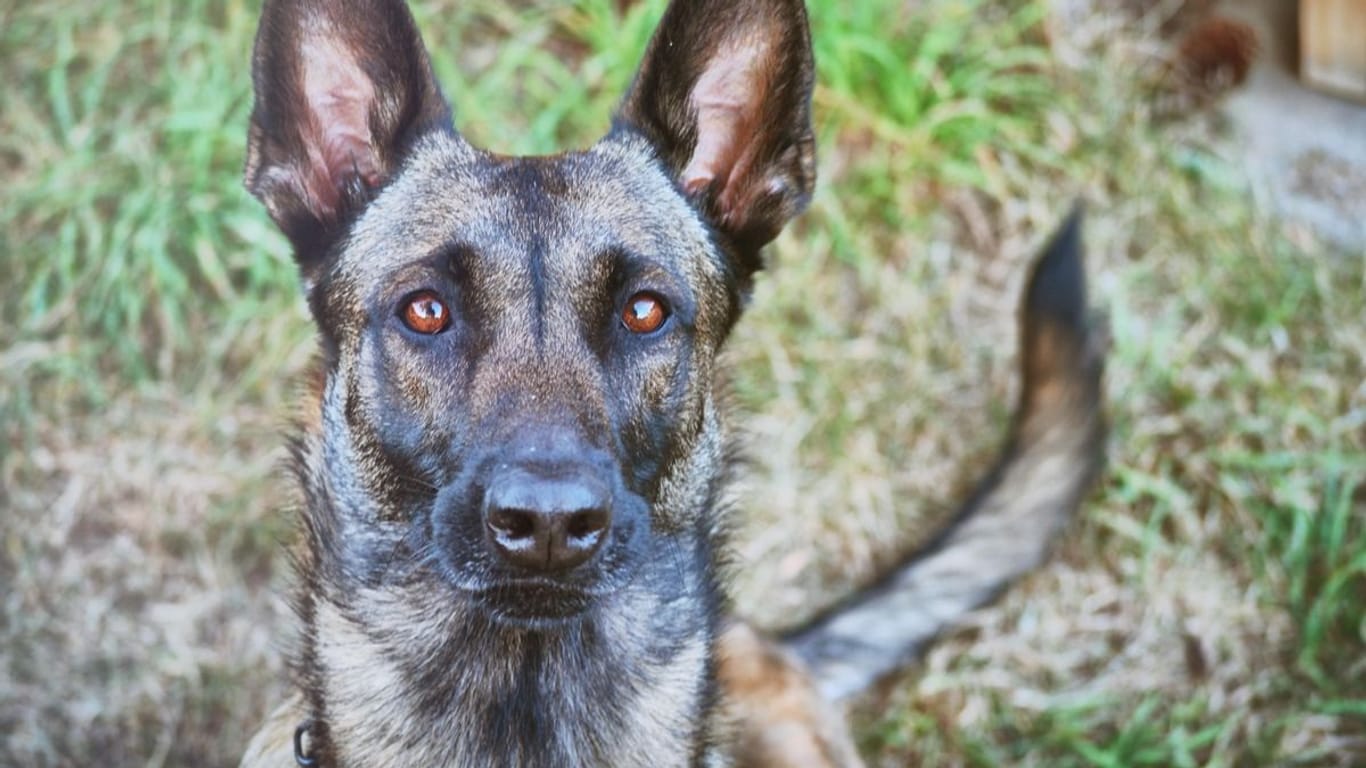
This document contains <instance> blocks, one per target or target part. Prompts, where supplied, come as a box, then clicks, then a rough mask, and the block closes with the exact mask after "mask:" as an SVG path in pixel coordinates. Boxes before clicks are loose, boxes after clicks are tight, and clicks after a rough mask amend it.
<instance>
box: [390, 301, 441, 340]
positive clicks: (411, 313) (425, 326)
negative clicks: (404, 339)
mask: <svg viewBox="0 0 1366 768" xmlns="http://www.w3.org/2000/svg"><path fill="white" fill-rule="evenodd" d="M398 316H399V318H401V319H402V320H403V324H404V325H406V326H408V328H409V329H410V330H412V331H415V332H416V333H425V334H428V335H430V334H434V333H441V332H442V331H444V330H446V326H448V325H450V324H451V313H450V311H449V310H447V309H446V305H445V304H443V303H441V299H439V298H437V297H436V294H435V293H432V292H431V291H418V292H417V293H414V294H413V295H412V296H409V297H408V298H407V299H405V300H404V302H403V306H402V307H401V308H400V309H399V313H398Z"/></svg>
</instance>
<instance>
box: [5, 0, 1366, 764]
mask: <svg viewBox="0 0 1366 768" xmlns="http://www.w3.org/2000/svg"><path fill="white" fill-rule="evenodd" d="M511 5H512V7H507V6H505V5H504V4H500V3H494V2H492V0H487V1H485V0H474V1H473V2H464V3H458V4H457V3H452V2H445V1H444V0H435V1H433V2H427V3H422V4H420V6H419V8H418V16H419V21H420V23H421V24H422V26H423V27H424V29H425V31H426V33H427V39H428V44H429V47H430V48H431V49H432V51H433V54H434V59H435V65H436V68H437V70H438V73H439V74H440V76H441V78H442V81H443V82H444V83H445V84H446V87H447V93H448V95H449V96H450V98H451V100H452V102H453V104H454V106H455V109H456V113H457V122H458V124H459V126H460V128H461V129H462V130H463V131H464V132H465V133H466V134H467V135H468V136H469V137H470V138H471V139H472V140H474V141H475V142H476V143H480V144H483V145H485V146H490V147H491V148H494V149H498V150H500V151H505V152H547V151H552V150H554V149H556V148H562V147H569V146H582V145H584V144H586V143H588V142H591V141H592V140H593V139H594V138H595V137H596V135H597V133H598V132H600V131H601V130H602V128H603V127H604V126H605V124H606V117H607V115H608V113H609V112H610V109H611V106H612V104H613V103H614V101H615V99H616V98H617V95H618V94H619V93H620V92H621V90H622V89H623V88H624V86H625V83H626V82H627V81H628V80H629V78H630V74H631V69H632V67H633V66H634V63H635V61H636V59H637V57H638V55H639V51H640V50H641V48H643V46H644V43H645V41H646V39H647V38H648V35H649V33H650V30H651V29H652V25H653V23H654V19H655V18H657V16H658V9H659V6H660V3H659V2H647V3H643V4H640V5H633V6H632V7H630V8H629V9H627V10H626V11H625V12H624V13H623V12H622V11H619V10H618V4H617V3H614V2H611V1H610V0H579V1H578V2H575V3H569V4H557V3H521V4H511ZM810 6H811V12H812V20H813V29H814V31H815V45H816V49H817V57H818V62H819V67H820V73H819V78H818V81H819V86H818V90H817V93H816V115H817V120H818V130H819V132H820V137H821V144H820V146H821V176H822V182H821V186H820V187H819V190H818V193H817V196H816V200H815V203H814V205H813V207H812V210H811V211H810V213H808V214H807V215H806V216H805V217H804V218H803V219H802V220H800V221H799V222H798V224H797V225H796V226H795V227H793V228H792V229H791V230H790V231H789V232H788V233H786V234H785V235H784V236H783V237H782V238H781V239H780V241H779V243H778V245H777V247H776V248H775V249H773V253H772V254H771V260H772V266H773V268H772V269H771V270H770V271H769V272H768V273H767V274H766V276H765V277H764V279H763V280H762V281H761V283H760V285H759V286H758V290H757V295H756V297H755V301H754V305H753V310H752V311H751V313H750V314H749V315H748V316H747V317H746V319H745V320H744V321H743V322H742V324H741V327H740V328H739V329H738V331H737V334H736V338H735V343H734V344H733V346H732V349H731V352H730V355H731V359H732V362H733V364H734V375H733V377H732V390H733V392H734V394H735V400H736V401H737V405H738V406H739V408H740V409H741V410H742V412H744V413H745V414H746V418H745V424H746V428H747V431H748V433H749V440H750V444H751V447H752V451H751V452H752V455H753V466H754V470H755V471H754V473H753V475H754V476H753V477H752V478H751V480H750V484H749V486H748V487H747V491H746V495H745V500H746V502H747V503H746V505H745V516H744V518H743V520H741V521H740V523H741V536H740V541H739V547H740V553H739V554H740V556H741V558H742V562H745V563H748V564H751V565H749V566H748V567H746V568H744V569H743V570H742V571H741V573H740V574H738V577H737V584H736V589H737V595H738V599H739V602H740V605H741V606H742V607H744V608H745V609H746V610H747V612H748V613H750V614H752V615H755V616H757V617H758V618H759V619H761V620H763V621H766V622H768V623H771V624H776V623H779V622H781V621H783V620H787V621H791V620H792V618H793V617H798V616H800V615H803V614H804V613H806V612H809V611H811V610H813V609H814V607H815V606H817V605H819V604H820V603H822V602H823V601H826V600H829V599H833V598H834V597H836V596H838V595H839V594H841V593H842V592H843V591H844V590H846V589H848V588H849V587H850V586H851V585H852V584H855V583H857V582H859V581H861V580H862V579H865V578H867V577H868V576H869V575H870V574H872V573H874V572H876V570H877V569H878V568H879V567H881V566H882V565H883V564H885V563H887V562H888V561H889V560H890V559H891V558H892V557H894V556H895V554H896V553H897V552H898V551H901V550H902V549H904V548H905V547H908V546H911V545H913V544H914V543H915V542H917V541H922V540H924V538H925V537H926V536H927V535H928V532H929V531H931V530H932V529H933V528H934V526H935V525H936V524H937V522H938V521H939V520H940V519H942V515H943V513H944V512H945V510H946V509H947V505H948V504H949V503H950V502H951V500H952V499H953V498H954V497H955V496H956V495H957V493H958V492H960V491H961V490H962V489H963V488H965V487H966V484H967V483H968V482H969V481H970V478H971V477H972V474H973V472H974V471H975V469H976V468H978V467H980V466H981V465H982V464H983V463H984V462H985V461H986V459H987V457H988V456H989V455H990V453H991V450H992V448H993V445H994V441H995V437H994V435H996V434H997V433H998V430H999V429H1000V428H1001V426H1002V424H1003V423H1004V419H1005V417H1006V411H1005V406H1004V405H1003V403H1008V402H1009V396H1010V394H1011V392H1012V391H1013V389H1012V388H1013V386H1014V383H1013V380H1012V369H1011V360H1012V356H1013V345H1014V332H1013V320H1014V301H1015V296H1016V295H1017V293H1018V289H1019V287H1020V282H1021V280H1022V278H1023V274H1024V268H1025V265H1026V263H1027V261H1028V259H1029V258H1030V257H1031V255H1032V250H1033V248H1034V247H1036V246H1037V244H1038V243H1039V242H1041V241H1042V239H1043V237H1044V236H1045V234H1046V230H1047V229H1048V227H1050V226H1051V225H1052V224H1053V223H1054V222H1055V221H1056V220H1057V219H1058V218H1059V217H1060V216H1061V214H1062V212H1063V211H1065V210H1066V209H1067V208H1068V207H1069V206H1070V204H1071V201H1072V199H1073V198H1075V197H1077V196H1078V195H1084V196H1085V197H1086V198H1087V199H1088V200H1089V202H1090V204H1091V206H1090V210H1091V213H1092V215H1091V218H1090V225H1089V230H1088V243H1089V246H1090V248H1091V251H1092V253H1091V257H1090V261H1089V266H1090V270H1091V273H1092V275H1093V279H1094V283H1095V291H1094V293H1095V294H1096V297H1097V300H1098V301H1099V302H1100V303H1102V304H1103V305H1104V306H1105V307H1106V308H1107V312H1108V314H1109V317H1110V321H1111V326H1112V330H1113V335H1114V351H1113V355H1112V360H1111V364H1110V367H1109V382H1108V386H1109V397H1110V402H1111V403H1112V407H1111V416H1112V421H1113V426H1114V429H1113V440H1112V446H1111V456H1110V470H1109V472H1108V474H1107V475H1106V477H1105V478H1104V480H1103V482H1102V483H1101V486H1100V488H1099V489H1098V490H1097V492H1096V493H1095V495H1094V497H1093V499H1092V501H1091V503H1090V504H1089V505H1088V508H1087V512H1086V514H1085V515H1084V517H1083V519H1082V520H1080V521H1079V523H1078V524H1077V526H1076V527H1075V528H1074V530H1073V531H1072V532H1071V533H1070V534H1069V536H1068V537H1067V540H1066V541H1065V543H1064V546H1063V547H1062V550H1061V552H1060V553H1059V555H1058V557H1057V559H1056V561H1055V562H1054V563H1053V564H1051V565H1050V566H1049V567H1048V568H1046V569H1044V570H1042V571H1041V572H1040V573H1038V574H1036V575H1035V576H1033V577H1031V578H1030V579H1029V580H1028V581H1027V582H1026V583H1025V584H1023V585H1022V586H1021V587H1020V588H1019V589H1017V590H1014V591H1012V592H1011V593H1010V594H1008V595H1007V596H1006V597H1005V598H1004V599H1003V600H1002V601H1001V603H999V604H998V605H996V606H994V607H992V608H990V609H988V610H985V611H982V612H980V613H979V614H977V615H976V616H975V617H974V618H973V619H972V620H971V621H970V622H969V625H968V626H967V627H966V628H965V629H963V630H962V631H960V632H958V633H955V634H954V635H953V636H951V637H949V638H947V639H946V640H945V641H944V642H942V643H940V644H938V645H937V646H936V647H935V648H934V650H933V651H932V652H931V653H930V654H929V656H928V658H927V659H926V660H925V662H924V664H923V665H922V667H920V668H919V669H917V670H914V671H912V672H911V673H910V674H908V676H907V677H906V678H905V679H904V680H902V681H900V682H899V683H898V684H897V685H895V686H893V687H892V688H891V690H890V691H888V692H886V693H885V694H883V695H879V696H875V697H871V698H870V699H869V700H868V701H865V702H862V703H861V704H860V705H859V707H858V708H857V711H856V721H857V723H858V725H859V732H860V737H861V741H862V744H863V747H864V751H865V754H866V755H868V756H869V757H870V759H871V760H872V761H873V762H874V763H876V764H882V765H889V766H895V765H904V764H907V763H910V762H919V763H920V764H925V765H972V766H988V765H1002V766H1004V765H1047V766H1071V765H1076V766H1141V765H1154V766H1156V765H1173V766H1186V765H1192V766H1194V765H1201V766H1203V765H1216V766H1225V765H1227V766H1250V765H1351V764H1354V763H1355V762H1359V761H1360V760H1361V759H1363V758H1362V754H1363V752H1362V750H1363V749H1364V748H1366V664H1363V662H1362V659H1363V658H1364V657H1366V653H1363V650H1366V649H1364V648H1363V645H1364V644H1366V601H1363V600H1362V597H1361V596H1362V595H1363V594H1366V511H1364V510H1366V429H1364V428H1363V424H1366V391H1363V389H1362V387H1361V382H1362V381H1363V380H1366V370H1363V369H1364V368H1366V365H1364V364H1363V360H1366V341H1364V340H1366V320H1364V319H1363V316H1362V307H1363V306H1366V266H1364V265H1366V259H1364V258H1363V255H1366V254H1363V251H1362V247H1357V248H1356V250H1354V251H1351V250H1349V251H1347V252H1342V251H1340V250H1339V251H1334V250H1331V249H1328V248H1325V247H1323V246H1320V245H1319V244H1317V243H1316V242H1315V241H1314V240H1313V239H1312V238H1311V237H1308V236H1306V235H1305V233H1303V232H1302V231H1299V230H1297V229H1296V228H1294V227H1293V226H1289V225H1287V224H1286V223H1284V222H1281V221H1278V220H1276V219H1275V218H1274V217H1273V216H1271V215H1270V214H1268V213H1267V212H1265V211H1261V210H1259V209H1258V208H1257V207H1256V205H1255V204H1254V203H1253V199H1252V196H1251V195H1250V193H1249V191H1248V189H1247V187H1246V184H1247V182H1246V180H1245V179H1244V178H1243V176H1242V174H1241V171H1240V168H1239V161H1238V159H1237V155H1236V153H1234V152H1233V151H1232V150H1231V149H1230V144H1229V142H1228V140H1227V139H1226V138H1225V137H1224V136H1222V134H1221V132H1220V131H1219V130H1218V126H1217V121H1215V120H1212V119H1210V118H1207V117H1204V116H1195V117H1192V118H1188V119H1185V120H1179V121H1170V120H1168V121H1161V122H1159V121H1156V120H1154V119H1151V118H1150V117H1149V115H1148V106H1147V101H1146V99H1147V95H1148V94H1149V93H1151V90H1152V85H1153V83H1152V78H1153V77H1154V74H1153V70H1152V67H1151V66H1149V65H1148V63H1147V62H1148V59H1146V58H1145V57H1144V53H1143V52H1144V51H1145V50H1149V49H1151V48H1152V47H1153V46H1154V45H1155V41H1153V40H1152V39H1151V38H1150V37H1148V35H1149V34H1150V32H1149V29H1150V26H1151V25H1149V26H1144V25H1141V24H1136V23H1126V22H1124V18H1123V17H1121V16H1118V15H1115V13H1114V12H1109V15H1105V14H1101V15H1098V16H1096V17H1094V18H1093V19H1091V22H1090V23H1089V25H1086V26H1085V28H1083V29H1080V30H1078V29H1071V30H1067V29H1064V27H1063V26H1062V25H1061V24H1060V20H1059V18H1058V17H1057V16H1056V15H1055V14H1051V13H1049V12H1048V10H1047V4H1046V3H1044V2H1043V0H924V1H923V2H919V3H914V4H912V6H913V12H905V8H906V4H905V3H899V2H898V3H893V2H891V0H880V1H879V2H865V3H848V2H837V1H836V0H812V2H811V3H810ZM1106 7H1110V6H1106ZM256 12H257V6H256V4H255V3H245V2H232V1H230V0H225V1H224V0H221V1H219V2H207V1H206V0H190V1H189V2H180V3H171V2H166V1H165V0H126V1H125V2H122V3H101V4H96V5H87V4H77V3H74V2H69V1H68V0H35V1H34V2H29V3H22V4H14V5H12V6H10V7H7V8H5V9H3V10H0V61H4V62H5V63H4V71H5V74H6V78H5V79H6V83H7V86H6V88H5V89H4V90H3V91H0V175H3V177H4V187H3V188H4V189H5V201H4V204H3V205H0V255H2V257H3V259H4V263H5V265H6V269H7V275H8V279H7V280H6V281H5V282H4V283H3V285H0V340H2V341H0V478H3V481H2V483H0V504H3V506H4V507H5V509H4V513H3V514H0V579H3V582H4V583H5V584H6V586H7V588H6V590H5V593H4V595H3V598H0V662H3V663H0V734H4V735H3V740H0V763H5V764H23V765H83V764H88V763H91V762H95V761H100V762H103V763H106V764H114V765H133V764H138V765H180V764H230V763H232V762H233V761H235V759H236V757H237V755H238V754H240V750H241V745H242V744H243V743H244V739H245V738H246V737H247V735H248V734H249V733H250V732H251V729H252V728H254V727H255V725H256V723H257V722H258V721H259V719H260V717H261V716H262V714H263V712H264V711H265V708H266V707H267V706H268V705H269V703H270V701H271V700H272V698H273V697H275V696H277V695H278V693H279V691H280V690H281V685H282V683H281V671H280V670H281V664H280V651H281V649H282V647H283V646H284V645H285V641H284V640H283V639H282V638H285V637H287V633H286V632H285V630H284V628H286V627H288V626H290V625H291V621H290V617H289V616H288V611H287V610H285V609H284V608H283V607H282V606H281V603H280V600H279V598H278V595H279V594H280V593H281V591H282V589H283V588H284V587H285V585H286V584H287V569H286V567H285V564H284V562H283V558H282V557H281V556H280V552H281V548H280V543H281V541H282V540H283V539H286V538H287V537H288V535H289V531H290V525H289V518H288V511H287V509H286V507H287V504H286V502H284V501H282V500H283V499H287V498H288V495H287V489H286V486H285V485H284V482H283V480H281V479H280V477H279V473H278V472H277V471H276V469H275V464H276V462H277V461H278V459H279V456H280V451H279V446H280V444H281V442H282V440H281V436H280V432H281V429H280V425H281V424H282V423H283V421H284V417H285V416H286V415H287V414H288V403H289V400H290V395H291V392H292V388H291V385H290V384H289V381H290V379H291V377H294V376H297V375H298V374H299V372H300V371H301V370H302V369H303V368H304V367H305V365H306V363H307V360H308V358H309V356H310V354H311V346H312V340H311V332H310V330H309V328H308V324H307V318H306V312H305V310H304V308H303V307H302V302H301V301H300V300H299V298H298V291H297V286H296V278H295V275H294V271H293V267H292V264H291V263H290V261H289V257H288V253H287V249H286V247H285V244H284V242H283V240H282V238H280V237H279V236H278V235H277V234H275V233H274V231H273V230H272V229H271V227H270V225H269V222H268V220H267V219H266V217H265V216H264V215H263V212H262V211H261V210H260V209H259V207H258V206H257V205H256V203H255V202H254V201H252V200H251V199H250V198H249V197H248V196H247V195H246V193H245V192H243V191H242V189H241V186H240V182H239V178H240V170H241V163H242V155H243V140H244V135H245V123H246V114H247V111H248V109H249V106H250V104H249V94H248V87H249V82H248V75H247V61H248V59H249V51H250V43H251V36H252V33H253V29H254V24H255V18H256ZM1097 29H1098V30H1100V31H1099V32H1097V33H1095V34H1092V31H1094V30H1097ZM1069 46H1070V47H1069ZM887 531H896V532H897V535H895V536H888V535H887V534H886V532H887Z"/></svg>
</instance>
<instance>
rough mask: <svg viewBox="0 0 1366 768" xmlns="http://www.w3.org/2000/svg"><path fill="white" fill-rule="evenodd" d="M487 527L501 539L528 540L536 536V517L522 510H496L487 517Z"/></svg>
mask: <svg viewBox="0 0 1366 768" xmlns="http://www.w3.org/2000/svg"><path fill="white" fill-rule="evenodd" d="M489 527H490V528H492V529H493V530H494V532H495V533H497V534H498V535H499V536H500V537H502V538H506V539H510V540H516V539H528V538H531V537H532V536H534V535H535V534H536V515H535V513H533V512H529V511H527V510H524V509H496V510H494V511H493V512H492V513H491V514H490V515H489Z"/></svg>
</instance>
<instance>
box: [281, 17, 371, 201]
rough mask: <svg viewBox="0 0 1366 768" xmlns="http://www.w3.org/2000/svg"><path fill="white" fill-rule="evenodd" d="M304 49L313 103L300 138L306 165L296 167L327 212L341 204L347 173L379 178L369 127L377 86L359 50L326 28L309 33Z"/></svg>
mask: <svg viewBox="0 0 1366 768" xmlns="http://www.w3.org/2000/svg"><path fill="white" fill-rule="evenodd" d="M300 53H301V54H302V55H301V57H300V58H301V65H302V67H303V78H302V82H303V91H304V92H303V94H302V96H303V99H304V103H305V104H307V105H308V122H307V124H306V125H304V126H303V128H302V130H303V136H302V137H301V138H302V139H303V143H304V147H305V150H306V151H307V153H308V159H307V161H306V165H307V167H306V168H302V169H296V171H297V172H298V175H299V177H300V181H301V182H302V184H301V186H302V192H303V194H304V197H305V199H306V201H307V205H308V207H309V208H310V209H311V210H313V211H314V212H315V213H317V214H318V215H320V216H324V217H325V216H330V215H334V214H335V213H336V211H337V208H338V206H339V205H340V204H341V195H342V189H343V185H344V184H345V183H346V178H347V175H348V174H353V173H354V174H359V176H360V178H361V179H362V181H364V182H365V184H367V185H369V186H377V185H378V184H379V182H380V168H379V165H380V158H378V157H377V156H376V154H375V153H376V148H375V142H374V137H373V136H372V135H371V132H370V115H371V113H372V112H373V111H374V108H375V89H374V84H373V83H371V81H370V79H369V78H368V77H366V75H365V73H364V72H363V71H362V70H361V68H360V66H359V63H358V62H357V61H356V59H355V56H354V55H353V54H351V53H350V52H349V51H347V50H345V49H344V48H343V47H342V46H341V44H340V43H339V41H337V40H335V39H333V38H331V37H329V36H327V35H325V34H315V35H309V36H308V37H307V38H306V39H305V40H304V42H303V44H302V46H301V48H300Z"/></svg>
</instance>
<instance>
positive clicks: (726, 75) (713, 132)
mask: <svg viewBox="0 0 1366 768" xmlns="http://www.w3.org/2000/svg"><path fill="white" fill-rule="evenodd" d="M771 47H772V44H771V41H770V40H768V39H766V38H763V37H760V36H758V35H756V34H750V35H746V36H742V37H738V38H735V39H732V40H728V41H726V42H724V43H722V44H721V46H720V47H719V48H718V49H717V50H716V52H715V53H714V54H713V55H712V57H711V59H710V61H708V63H707V68H706V69H705V70H704V71H703V72H702V74H701V76H700V77H698V78H697V84H696V85H694V86H693V91H692V97H691V102H692V106H693V109H694V110H695V112H696V115H697V146H696V148H695V149H694V150H693V155H692V158H691V159H689V161H688V165H687V167H686V168H684V169H683V173H682V176H681V181H682V184H683V189H684V190H685V191H687V192H689V193H696V192H700V191H702V190H704V189H706V188H707V187H708V186H710V185H712V184H716V185H717V186H718V188H717V198H716V200H717V203H718V205H719V207H720V210H721V213H722V215H723V216H725V217H726V218H728V219H730V218H733V217H734V216H735V215H736V213H735V212H737V211H739V210H742V208H743V203H744V202H745V200H746V199H747V198H748V197H750V196H751V195H752V194H753V192H755V190H749V189H747V187H749V186H751V185H752V180H750V179H747V178H746V177H747V175H748V174H749V170H750V166H751V165H753V163H754V153H755V152H756V150H757V148H758V145H759V141H758V135H757V134H758V132H759V131H761V130H762V128H763V127H762V126H760V125H758V122H759V116H760V114H761V113H762V108H763V104H762V98H763V94H764V93H766V92H767V88H768V83H766V82H765V80H766V78H767V77H768V70H769V69H770V68H769V67H768V66H767V65H768V63H769V62H768V61H767V59H768V58H769V51H770V49H771Z"/></svg>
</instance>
